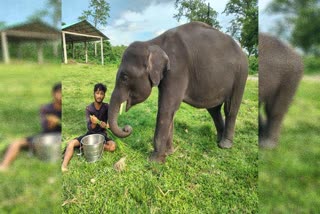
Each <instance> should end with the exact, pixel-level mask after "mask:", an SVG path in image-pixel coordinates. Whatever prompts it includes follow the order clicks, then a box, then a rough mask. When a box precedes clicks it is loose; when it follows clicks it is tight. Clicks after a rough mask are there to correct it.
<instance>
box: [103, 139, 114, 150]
mask: <svg viewBox="0 0 320 214" xmlns="http://www.w3.org/2000/svg"><path fill="white" fill-rule="evenodd" d="M114 150H116V143H115V142H114V141H112V140H108V141H107V143H106V144H104V151H109V152H113V151H114Z"/></svg>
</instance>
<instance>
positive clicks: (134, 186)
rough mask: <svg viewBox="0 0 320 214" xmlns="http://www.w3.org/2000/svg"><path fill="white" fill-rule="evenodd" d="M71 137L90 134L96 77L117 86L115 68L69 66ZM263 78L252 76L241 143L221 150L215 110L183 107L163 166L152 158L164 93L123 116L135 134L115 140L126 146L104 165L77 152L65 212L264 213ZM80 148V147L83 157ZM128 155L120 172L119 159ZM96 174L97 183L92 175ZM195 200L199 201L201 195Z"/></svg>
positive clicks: (66, 114)
mask: <svg viewBox="0 0 320 214" xmlns="http://www.w3.org/2000/svg"><path fill="white" fill-rule="evenodd" d="M63 70H64V72H63V77H62V79H63V99H64V100H63V133H64V134H63V141H64V145H65V144H66V143H67V142H68V141H69V140H70V139H72V138H74V137H77V136H79V135H81V134H83V133H85V132H86V125H85V106H86V105H88V104H89V103H90V102H92V101H93V94H92V88H93V85H94V84H95V83H96V82H103V83H105V84H106V85H107V87H108V92H107V95H106V98H105V101H106V102H109V100H110V96H111V92H112V90H113V88H114V85H115V76H116V70H117V67H116V66H115V65H108V66H100V65H90V66H89V65H77V66H75V65H63ZM257 94H258V89H257V81H253V80H248V85H247V87H246V92H245V95H244V99H243V101H242V102H243V103H242V106H241V109H240V111H239V116H238V119H237V124H236V133H235V139H234V142H235V144H234V147H233V148H232V149H230V150H222V149H219V148H218V147H217V143H216V131H215V128H214V126H213V122H212V119H211V117H210V116H209V114H208V112H207V111H206V110H205V109H196V108H193V107H191V106H189V105H187V104H182V105H181V106H180V109H179V110H178V112H177V113H176V116H175V130H174V146H175V149H176V151H175V153H174V154H173V155H171V156H169V157H168V158H167V162H166V163H165V164H163V165H160V164H156V163H150V162H148V157H149V155H150V152H151V150H152V139H153V134H154V129H155V123H156V114H157V101H158V91H157V89H153V92H152V94H151V96H150V97H149V98H148V99H147V100H146V101H145V102H143V103H141V104H139V105H136V106H134V107H133V108H132V109H130V111H129V112H126V113H123V114H122V115H120V116H119V120H118V123H119V125H120V126H124V125H125V124H130V125H132V127H133V129H134V130H133V133H132V135H131V136H130V137H128V138H125V139H121V140H120V139H118V138H115V139H114V140H115V141H116V142H117V144H118V148H117V150H116V151H115V152H113V153H104V154H103V157H102V159H101V160H99V161H98V162H96V163H87V162H86V161H85V160H84V157H80V156H77V155H74V156H73V158H72V160H71V162H70V165H69V172H67V173H65V174H63V202H62V204H63V206H62V208H63V212H64V213H79V212H80V213H88V212H89V213H90V212H92V213H114V212H118V213H221V212H222V213H234V212H239V213H256V212H258V211H257V206H258V201H257V173H258V172H257V158H258V156H257V152H258V148H257V122H256V121H257V114H258V112H257V106H258V104H257ZM76 153H78V151H77V150H76V151H75V154H76ZM124 156H126V157H127V158H126V168H125V170H124V171H122V172H120V173H118V172H116V171H115V170H114V169H113V167H112V166H113V164H114V163H115V162H116V161H118V160H119V159H120V158H121V157H124ZM92 179H94V180H92ZM195 198H196V199H197V200H195Z"/></svg>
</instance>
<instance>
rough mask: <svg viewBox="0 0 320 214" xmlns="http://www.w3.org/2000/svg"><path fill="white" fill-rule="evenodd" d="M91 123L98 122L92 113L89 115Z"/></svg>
mask: <svg viewBox="0 0 320 214" xmlns="http://www.w3.org/2000/svg"><path fill="white" fill-rule="evenodd" d="M90 120H91V123H93V124H97V123H98V122H99V120H98V118H97V117H96V116H94V115H90Z"/></svg>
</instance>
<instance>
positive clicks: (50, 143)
mask: <svg viewBox="0 0 320 214" xmlns="http://www.w3.org/2000/svg"><path fill="white" fill-rule="evenodd" d="M33 145H34V151H35V154H36V156H38V158H39V159H40V160H43V161H46V162H52V163H53V162H57V161H58V160H61V134H60V133H48V134H41V135H38V136H36V137H34V138H33Z"/></svg>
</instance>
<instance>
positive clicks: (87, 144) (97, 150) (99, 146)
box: [81, 134, 105, 162]
mask: <svg viewBox="0 0 320 214" xmlns="http://www.w3.org/2000/svg"><path fill="white" fill-rule="evenodd" d="M104 141H105V139H104V136H103V135H101V134H91V135H87V136H85V137H84V138H82V140H81V144H82V147H83V153H84V157H85V159H86V160H87V161H88V162H96V161H97V160H99V159H100V157H101V155H102V152H103V144H104Z"/></svg>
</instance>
